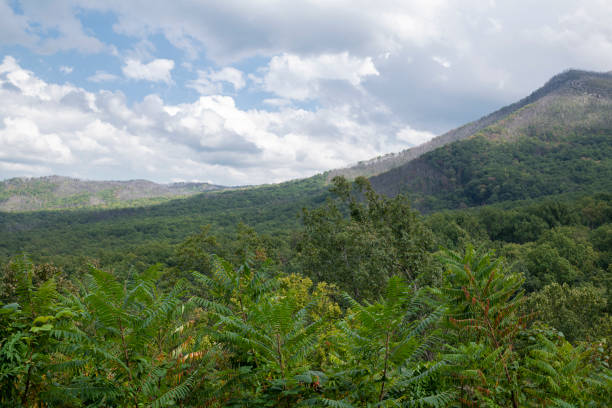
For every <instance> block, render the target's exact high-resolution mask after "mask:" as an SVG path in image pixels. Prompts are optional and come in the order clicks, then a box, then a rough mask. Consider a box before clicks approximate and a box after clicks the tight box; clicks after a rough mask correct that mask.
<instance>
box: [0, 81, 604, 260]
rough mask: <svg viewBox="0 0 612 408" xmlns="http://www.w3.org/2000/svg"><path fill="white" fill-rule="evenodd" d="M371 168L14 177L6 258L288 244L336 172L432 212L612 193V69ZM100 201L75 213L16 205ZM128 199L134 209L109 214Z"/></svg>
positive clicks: (4, 190)
mask: <svg viewBox="0 0 612 408" xmlns="http://www.w3.org/2000/svg"><path fill="white" fill-rule="evenodd" d="M370 164H371V165H370ZM370 164H368V163H363V164H362V165H360V166H357V167H354V168H352V169H348V170H346V169H344V170H334V171H330V172H327V173H325V174H322V175H317V176H314V177H311V178H307V179H302V180H295V181H291V182H286V183H281V184H275V185H267V186H257V187H250V188H242V189H226V190H223V191H217V190H219V189H220V188H221V187H219V186H214V185H209V184H205V183H203V184H172V185H159V184H155V183H151V182H146V181H128V182H90V181H79V180H74V179H68V178H62V177H56V176H53V177H45V178H40V179H12V180H8V181H5V182H2V183H0V236H3V238H4V239H3V240H0V256H2V255H4V256H7V255H11V254H14V253H15V252H16V251H28V252H30V253H36V252H39V253H40V251H43V252H44V251H47V248H51V247H50V246H48V245H47V244H48V242H56V241H57V240H58V238H59V237H61V240H62V242H66V245H67V246H66V248H64V250H62V251H60V252H63V253H64V254H68V253H74V252H75V251H76V250H75V248H77V247H81V248H83V251H82V252H83V253H85V252H87V251H97V250H98V249H99V248H100V247H107V248H121V250H127V249H126V245H127V244H128V242H129V245H130V246H131V247H132V248H136V247H138V248H141V249H142V248H144V247H146V246H147V245H149V244H150V243H154V242H159V240H160V236H161V237H163V240H165V241H166V242H171V243H173V244H175V243H177V242H180V240H181V239H183V238H184V237H186V236H187V235H189V234H192V233H195V232H197V231H198V229H199V228H200V226H202V225H206V224H211V225H212V226H213V228H214V229H216V230H218V231H220V230H223V231H228V230H232V229H234V228H235V226H236V225H237V224H238V223H240V222H243V223H245V224H248V225H250V226H252V227H253V228H255V229H256V230H257V231H258V232H261V233H266V234H270V235H272V236H275V237H277V238H279V239H282V240H285V241H286V240H288V239H289V237H290V236H291V234H292V231H295V229H296V228H297V227H299V223H300V221H299V213H300V211H301V210H302V208H304V207H306V208H312V207H315V206H318V205H320V204H321V203H323V202H324V201H325V199H326V197H327V196H328V193H327V186H326V183H327V182H328V181H329V180H331V178H332V177H333V176H335V175H345V176H357V175H369V174H376V175H375V176H373V177H371V178H370V181H371V183H372V186H373V187H374V189H375V190H376V191H377V192H379V193H384V194H385V195H389V196H394V195H397V194H398V193H406V194H407V195H408V196H409V198H410V201H411V202H412V205H413V206H414V207H415V208H417V209H419V210H421V211H422V212H425V213H430V212H433V211H438V210H445V209H460V208H466V207H475V206H482V205H490V204H496V203H504V204H503V205H504V206H506V207H509V206H512V205H515V204H511V203H513V202H516V203H518V202H519V201H520V200H531V201H534V200H535V201H537V200H543V199H544V198H545V197H560V196H563V197H565V198H568V199H569V200H574V198H576V197H579V196H585V195H592V194H597V193H600V192H604V193H606V192H612V75H611V74H596V73H590V72H583V71H573V70H572V71H567V72H565V73H562V74H560V75H557V76H555V77H554V78H553V79H551V80H550V81H549V82H548V83H547V84H546V85H545V86H544V87H542V88H540V89H539V90H537V91H536V92H534V93H533V94H531V95H530V96H529V97H527V98H525V99H523V100H521V101H519V102H517V103H515V104H513V105H510V106H508V107H505V108H502V109H500V110H498V111H496V112H494V113H492V114H491V115H488V116H486V117H484V118H482V119H480V120H478V121H475V122H472V123H470V124H467V125H465V126H462V127H460V128H458V129H456V130H454V131H451V132H448V133H446V134H445V135H442V136H440V137H438V138H435V139H433V140H432V141H430V142H428V143H426V144H424V145H422V146H419V147H417V148H413V149H409V150H406V151H404V152H402V153H399V154H397V155H391V156H385V157H382V158H379V159H375V160H373V161H371V162H370ZM386 166H388V167H389V168H390V170H387V171H386V172H381V171H383V170H384V168H385V167H386ZM391 167H393V168H391ZM202 191H203V193H202V194H196V193H199V192H202ZM186 195H191V197H188V198H182V199H180V200H171V199H172V198H179V197H181V196H186ZM565 198H564V199H565ZM161 201H166V202H164V203H162V204H159V205H145V204H151V203H159V202H161ZM126 203H127V204H126ZM92 205H93V206H97V208H94V209H87V208H82V209H80V210H79V211H75V212H71V213H64V212H62V211H55V212H53V213H43V212H32V213H25V212H22V213H20V214H10V213H7V212H6V211H9V210H10V211H13V210H21V211H26V210H35V209H58V208H67V207H87V206H92ZM500 205H502V204H500ZM121 206H123V207H125V206H131V207H132V208H128V209H119V208H116V209H104V207H121ZM2 211H4V212H2ZM147 248H148V247H147ZM141 249H138V250H136V249H134V253H136V252H138V251H140V250H141ZM114 250H115V249H113V251H114ZM142 251H145V249H142ZM146 251H148V249H146ZM146 251H145V252H146ZM77 252H78V251H77ZM90 253H91V252H90ZM160 259H161V255H160Z"/></svg>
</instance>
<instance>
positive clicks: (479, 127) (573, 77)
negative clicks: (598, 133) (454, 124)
mask: <svg viewBox="0 0 612 408" xmlns="http://www.w3.org/2000/svg"><path fill="white" fill-rule="evenodd" d="M611 103H612V74H610V73H596V72H587V71H579V70H568V71H565V72H563V73H561V74H559V75H556V76H555V77H553V78H552V79H550V80H549V81H548V82H547V83H546V84H545V85H544V86H543V87H541V88H539V89H538V90H536V91H535V92H533V93H532V94H531V95H529V96H528V97H526V98H524V99H522V100H520V101H518V102H516V103H513V104H511V105H508V106H505V107H503V108H501V109H499V110H497V111H495V112H493V113H491V114H489V115H487V116H484V117H482V118H480V119H478V120H476V121H474V122H470V123H468V124H466V125H463V126H461V127H458V128H457V129H453V130H451V131H449V132H447V133H445V134H443V135H441V136H438V137H435V138H433V139H432V140H430V141H428V142H426V143H423V144H421V145H419V146H415V147H412V148H409V149H406V150H403V151H401V152H399V153H391V154H387V155H384V156H380V157H377V158H374V159H371V160H366V161H362V162H359V163H358V164H356V165H355V166H351V167H348V168H344V169H336V170H332V171H330V172H328V173H327V176H328V180H331V179H332V178H333V177H335V176H344V177H346V178H355V177H357V176H366V177H371V176H375V175H379V174H382V173H384V172H387V171H389V170H391V169H394V168H396V167H400V166H402V165H405V164H407V163H408V162H410V161H412V160H415V159H417V158H419V157H420V156H422V155H424V154H425V153H428V152H431V151H433V150H435V149H437V148H439V147H442V146H445V145H447V144H449V143H453V142H456V141H459V140H463V139H467V138H470V137H472V136H475V135H477V134H481V133H484V134H487V135H489V136H490V137H495V135H496V134H497V137H510V136H515V137H516V136H518V135H521V134H527V133H528V132H529V133H530V134H533V133H534V132H543V131H551V130H561V131H562V132H563V131H564V130H566V131H572V130H578V129H581V128H582V129H589V128H596V129H599V130H601V129H606V130H608V129H610V128H611V127H612V125H611V123H612V111H611V109H610V107H611V106H612V105H611Z"/></svg>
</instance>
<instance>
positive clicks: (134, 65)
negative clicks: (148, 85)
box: [122, 58, 174, 84]
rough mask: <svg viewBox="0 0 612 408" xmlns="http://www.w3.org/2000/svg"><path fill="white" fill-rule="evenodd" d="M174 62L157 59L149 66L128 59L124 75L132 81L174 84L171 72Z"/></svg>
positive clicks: (124, 67)
mask: <svg viewBox="0 0 612 408" xmlns="http://www.w3.org/2000/svg"><path fill="white" fill-rule="evenodd" d="M173 68H174V61H172V60H169V59H164V58H159V59H155V60H153V61H151V62H149V63H147V64H143V63H142V62H140V61H138V60H135V59H132V58H128V59H127V60H126V61H125V65H124V66H123V67H122V71H123V74H124V75H125V76H126V77H128V78H132V79H137V80H145V81H151V82H165V83H167V84H169V83H170V82H172V76H171V73H170V72H171V71H172V69H173Z"/></svg>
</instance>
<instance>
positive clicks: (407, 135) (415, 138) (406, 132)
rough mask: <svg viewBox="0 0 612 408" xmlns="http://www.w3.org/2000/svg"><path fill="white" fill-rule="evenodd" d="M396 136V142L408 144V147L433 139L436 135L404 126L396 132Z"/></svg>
mask: <svg viewBox="0 0 612 408" xmlns="http://www.w3.org/2000/svg"><path fill="white" fill-rule="evenodd" d="M396 136H397V139H398V140H400V141H402V142H406V143H408V145H409V146H418V145H420V144H422V143H425V142H427V141H429V140H431V139H433V138H434V137H435V136H436V135H435V134H434V133H431V132H427V131H423V130H416V129H413V128H411V127H410V126H406V127H404V128H402V129H401V130H400V131H399V132H397V135H396Z"/></svg>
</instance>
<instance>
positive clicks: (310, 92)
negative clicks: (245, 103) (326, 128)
mask: <svg viewBox="0 0 612 408" xmlns="http://www.w3.org/2000/svg"><path fill="white" fill-rule="evenodd" d="M370 75H379V73H378V71H377V70H376V67H375V66H374V63H373V62H372V58H370V57H366V58H357V57H352V56H350V55H349V54H348V52H343V53H340V54H322V55H317V56H315V57H306V58H302V57H300V56H298V55H290V54H283V55H280V56H275V57H273V58H272V59H271V60H270V63H269V64H268V67H267V69H266V73H265V75H264V77H263V80H262V83H263V88H264V89H265V90H266V91H269V92H272V93H275V94H276V95H278V96H281V97H283V98H288V99H295V100H306V99H313V98H316V97H317V96H318V95H319V90H320V88H321V81H345V82H348V83H349V84H350V85H352V86H354V87H357V86H359V85H360V84H361V82H362V81H363V79H364V78H365V77H367V76H370Z"/></svg>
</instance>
